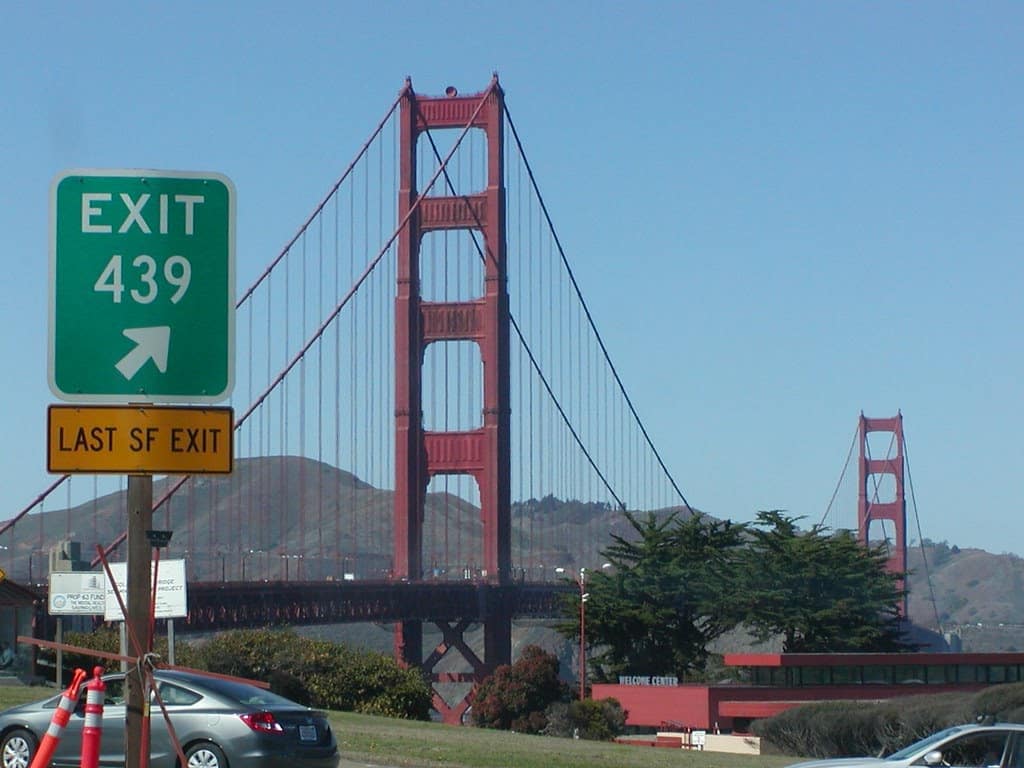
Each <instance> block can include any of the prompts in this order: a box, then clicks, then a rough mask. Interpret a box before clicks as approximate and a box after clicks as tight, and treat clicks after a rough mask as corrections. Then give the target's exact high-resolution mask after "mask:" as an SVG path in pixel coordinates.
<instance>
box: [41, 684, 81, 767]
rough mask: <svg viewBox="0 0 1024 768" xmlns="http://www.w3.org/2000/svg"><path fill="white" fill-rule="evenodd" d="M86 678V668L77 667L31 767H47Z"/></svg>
mask: <svg viewBox="0 0 1024 768" xmlns="http://www.w3.org/2000/svg"><path fill="white" fill-rule="evenodd" d="M84 679H85V670H84V669H76V670H75V674H74V675H72V677H71V685H69V686H68V688H67V690H66V691H64V693H63V694H61V699H60V704H59V705H58V706H57V709H56V710H54V713H53V717H52V718H50V727H49V728H47V729H46V733H45V734H44V735H43V740H42V741H41V742H39V749H38V750H36V754H35V757H33V758H32V765H30V766H29V768H46V766H48V765H49V764H50V758H51V757H53V751H54V750H55V749H56V748H57V745H58V744H59V743H60V737H61V735H62V734H63V733H64V728H65V726H67V724H68V720H70V719H71V713H72V712H74V711H75V704H77V703H78V689H79V687H80V686H81V685H82V680H84Z"/></svg>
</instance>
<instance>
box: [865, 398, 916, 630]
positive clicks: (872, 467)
mask: <svg viewBox="0 0 1024 768" xmlns="http://www.w3.org/2000/svg"><path fill="white" fill-rule="evenodd" d="M872 432H889V433H892V435H893V438H892V442H893V445H894V447H895V454H894V455H892V454H891V452H890V455H887V456H884V457H881V458H876V457H874V456H871V455H870V454H869V451H868V435H869V434H870V433H872ZM859 433H860V461H859V463H858V466H859V467H860V477H859V483H858V486H857V536H858V538H859V539H860V540H861V541H862V542H864V544H868V543H869V542H870V536H871V523H872V522H875V521H881V520H888V521H890V522H891V523H892V525H893V534H894V539H895V541H893V542H892V550H891V555H890V556H889V561H888V563H887V568H888V569H889V571H891V572H894V573H906V570H907V535H906V532H907V499H906V495H905V491H904V486H903V414H901V413H898V414H897V415H896V416H893V417H891V418H885V419H871V418H868V417H866V416H865V415H864V414H863V413H862V414H861V415H860V430H859ZM882 475H891V476H892V478H893V480H894V483H895V488H896V493H895V498H894V499H892V500H891V501H882V500H880V499H878V497H877V494H876V493H875V488H874V487H872V488H869V487H868V484H869V483H871V479H872V477H876V478H877V477H878V476H882ZM899 585H900V588H903V586H904V582H903V581H902V580H901V581H900V582H899ZM899 609H900V615H901V616H906V615H907V601H906V598H904V599H903V600H902V601H901V603H900V606H899Z"/></svg>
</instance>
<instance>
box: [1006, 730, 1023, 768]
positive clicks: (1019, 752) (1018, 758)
mask: <svg viewBox="0 0 1024 768" xmlns="http://www.w3.org/2000/svg"><path fill="white" fill-rule="evenodd" d="M1006 768H1024V738H1021V734H1020V733H1017V734H1015V735H1014V736H1013V738H1012V739H1011V740H1010V750H1009V753H1008V754H1007V755H1006Z"/></svg>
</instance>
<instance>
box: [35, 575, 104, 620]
mask: <svg viewBox="0 0 1024 768" xmlns="http://www.w3.org/2000/svg"><path fill="white" fill-rule="evenodd" d="M106 582H107V579H106V577H105V576H104V575H103V574H102V573H100V572H98V571H89V572H83V571H78V572H73V571H72V572H67V573H62V572H59V571H57V572H54V573H51V574H50V590H49V595H50V605H49V608H50V615H51V616H98V615H100V614H102V613H103V612H104V610H106V605H107V603H106V590H105V589H104V586H105V585H106Z"/></svg>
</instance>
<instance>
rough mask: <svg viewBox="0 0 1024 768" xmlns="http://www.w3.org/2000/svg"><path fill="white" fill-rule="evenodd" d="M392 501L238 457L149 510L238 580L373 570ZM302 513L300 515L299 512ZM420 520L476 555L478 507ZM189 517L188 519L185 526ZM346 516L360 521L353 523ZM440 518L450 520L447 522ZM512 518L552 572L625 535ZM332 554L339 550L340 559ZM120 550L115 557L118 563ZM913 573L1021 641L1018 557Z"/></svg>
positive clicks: (912, 582) (195, 552) (530, 511)
mask: <svg viewBox="0 0 1024 768" xmlns="http://www.w3.org/2000/svg"><path fill="white" fill-rule="evenodd" d="M170 482H171V481H170V480H168V479H160V480H158V481H156V482H155V483H154V498H160V496H161V495H162V494H163V492H164V491H165V490H166V489H167V487H168V485H169V484H170ZM391 509H392V492H391V491H387V490H380V489H377V488H374V487H373V486H371V485H369V484H367V483H365V482H363V481H362V480H360V479H359V478H357V477H355V476H354V475H352V474H351V473H349V472H345V471H344V470H340V469H337V468H335V467H332V466H329V465H327V464H322V463H319V462H316V461H313V460H310V459H304V458H300V457H295V456H286V457H268V458H253V459H238V460H236V462H235V472H234V473H233V474H232V475H230V476H228V477H220V476H211V477H202V478H195V479H192V480H190V481H189V482H188V483H186V484H185V486H184V487H183V488H182V489H181V490H180V491H179V492H178V493H177V494H176V495H175V497H174V498H173V500H172V501H171V502H170V503H168V504H166V505H165V506H164V507H163V508H162V509H160V510H158V511H157V513H156V514H155V515H154V526H155V527H158V528H167V529H171V530H174V531H175V535H174V539H173V540H172V542H171V547H170V549H169V551H168V553H166V556H169V557H185V559H186V560H187V561H188V563H189V575H190V578H194V579H198V580H218V579H221V578H227V579H234V578H239V577H240V572H241V568H242V567H244V566H243V565H242V562H241V561H243V560H247V561H248V563H247V565H248V568H249V569H250V570H249V571H248V575H249V577H250V578H251V577H252V576H253V575H254V574H256V573H258V574H260V575H261V576H262V577H263V578H283V576H284V571H285V568H288V566H289V564H288V563H286V562H284V559H283V558H281V557H280V554H281V553H289V552H291V553H296V552H305V553H311V552H315V551H318V549H319V548H321V547H323V546H326V548H327V549H329V550H330V551H331V552H333V553H335V554H332V555H330V556H326V557H324V558H317V557H313V556H311V555H309V554H307V555H305V556H304V557H303V560H302V563H301V566H299V564H298V563H295V562H293V563H292V564H291V567H292V568H300V567H301V574H302V576H303V577H304V578H309V579H319V578H340V577H341V572H342V571H344V572H354V573H355V574H356V576H357V577H358V578H373V577H379V576H380V575H382V574H383V573H384V572H385V571H386V569H387V567H388V566H389V564H390V558H391V541H392V524H391ZM300 510H305V514H304V515H300ZM425 518H426V519H425V525H424V532H425V543H424V552H430V551H438V550H440V549H442V547H443V542H442V541H440V538H441V537H443V536H445V535H447V537H448V539H449V540H450V542H449V543H451V542H454V541H455V540H456V539H458V540H459V542H460V545H461V549H462V550H463V551H467V552H469V551H472V552H479V551H480V547H479V540H480V535H481V525H480V522H479V512H478V510H477V509H476V508H475V507H473V506H472V505H471V504H469V503H468V502H466V501H465V500H463V499H461V498H458V497H456V496H452V495H449V494H444V493H432V494H429V495H428V498H427V510H426V515H425ZM189 519H191V521H192V523H191V526H187V525H186V521H187V520H189ZM300 519H301V520H304V523H300ZM352 520H358V521H361V522H360V524H359V525H352V524H350V522H351V521H352ZM442 520H444V521H448V525H447V529H445V526H444V525H442V524H440V522H439V521H442ZM337 521H341V522H340V523H339V522H337ZM432 521H433V523H434V524H431V522H432ZM125 522H126V514H125V499H124V494H123V493H115V494H110V495H107V496H103V497H101V498H98V499H95V500H92V501H89V502H87V503H85V504H81V505H79V506H77V507H74V508H72V509H70V510H59V509H54V510H48V511H47V512H45V513H43V514H40V515H32V516H31V517H30V519H29V520H28V521H23V522H21V523H20V524H19V526H18V528H19V534H18V536H17V540H18V544H17V547H16V549H15V551H14V552H13V553H12V561H11V567H10V568H7V570H8V571H9V572H10V576H11V577H12V578H14V579H15V580H22V577H23V576H24V575H25V574H27V572H28V562H29V558H30V556H33V554H34V577H35V578H36V579H37V580H38V579H39V578H40V577H41V575H42V574H43V573H44V572H45V569H44V568H43V567H42V562H41V560H42V558H41V556H40V553H39V547H40V546H41V545H42V546H49V545H50V544H51V543H53V542H56V541H58V540H61V539H64V538H73V539H75V540H77V541H79V542H80V543H81V548H82V555H83V558H84V559H91V557H93V556H95V548H96V545H97V544H100V545H107V544H109V543H110V542H111V541H113V540H114V539H115V538H116V537H117V536H119V535H120V534H121V533H122V532H123V531H124V530H125ZM512 524H513V536H512V538H513V546H514V547H517V546H526V544H525V542H529V541H533V542H534V544H533V546H532V548H531V549H532V551H531V553H530V557H529V559H530V560H531V561H532V562H534V563H543V564H545V568H546V569H547V572H546V577H548V578H550V576H551V569H552V568H553V567H555V566H565V567H567V568H573V567H576V565H577V564H578V563H577V557H578V558H579V562H580V563H591V564H596V563H598V562H600V560H601V554H600V550H601V549H602V548H604V547H605V546H606V545H607V544H608V543H609V542H610V535H611V534H612V533H616V534H620V535H627V534H628V532H629V527H628V525H627V524H626V522H625V520H624V518H623V516H622V514H621V513H620V512H619V511H618V510H616V509H614V508H611V507H609V506H608V505H603V504H590V503H582V502H576V501H570V502H565V501H562V500H559V499H556V498H554V497H550V496H549V497H546V498H543V499H537V500H530V501H526V502H522V503H516V504H515V505H514V508H513V523H512ZM25 531H31V534H27V533H24V532H25ZM577 541H589V542H590V545H589V550H588V551H586V552H583V553H582V555H577V554H576V553H574V552H572V551H570V550H571V546H570V544H569V543H570V542H577ZM325 542H326V544H325ZM337 553H344V559H341V558H340V555H339V554H337ZM122 557H123V556H122V555H120V554H115V555H114V557H113V559H115V560H117V559H121V558H122ZM427 559H428V560H429V557H428V558H427ZM514 559H515V561H516V563H517V564H522V563H525V562H526V560H527V557H526V555H525V554H523V553H521V552H517V553H516V555H515V556H514ZM5 567H6V563H5ZM427 567H428V568H429V567H430V563H429V562H428V563H427ZM910 570H911V576H910V579H909V587H910V600H909V614H910V618H911V620H912V621H913V623H914V624H916V625H918V626H921V627H925V628H928V629H932V630H935V629H937V628H938V629H941V631H943V632H946V633H952V635H953V637H954V639H955V638H957V637H959V638H960V639H961V641H962V644H963V648H964V650H978V651H980V650H1016V649H1022V648H1024V590H1022V589H1021V586H1022V583H1024V560H1022V559H1021V558H1020V557H1018V556H1016V555H1011V554H1000V555H993V554H990V553H988V552H984V551H982V550H977V549H963V550H961V549H959V548H957V547H956V546H953V545H949V544H947V543H945V542H943V543H934V542H928V541H925V544H924V546H923V547H915V548H914V549H912V550H911V552H910ZM539 574H540V572H539V571H538V573H536V574H533V575H532V578H537V577H539ZM297 575H298V574H297V572H296V571H294V570H292V571H291V573H290V576H291V578H295V577H296V576H297ZM455 577H456V578H457V577H459V574H456V575H455ZM933 596H934V600H933Z"/></svg>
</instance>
